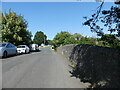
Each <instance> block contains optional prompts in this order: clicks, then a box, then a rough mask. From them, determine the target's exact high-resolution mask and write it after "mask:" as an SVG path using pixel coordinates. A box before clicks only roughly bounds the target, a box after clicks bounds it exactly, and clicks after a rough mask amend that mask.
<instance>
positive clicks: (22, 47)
mask: <svg viewBox="0 0 120 90" xmlns="http://www.w3.org/2000/svg"><path fill="white" fill-rule="evenodd" d="M17 52H18V54H19V53H29V52H30V49H29V47H28V46H27V45H19V46H17Z"/></svg>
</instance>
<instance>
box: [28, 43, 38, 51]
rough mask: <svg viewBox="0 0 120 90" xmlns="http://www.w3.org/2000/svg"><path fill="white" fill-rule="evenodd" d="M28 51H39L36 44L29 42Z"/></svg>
mask: <svg viewBox="0 0 120 90" xmlns="http://www.w3.org/2000/svg"><path fill="white" fill-rule="evenodd" d="M29 47H30V51H39V47H38V44H30V45H29Z"/></svg>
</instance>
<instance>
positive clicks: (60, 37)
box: [53, 31, 72, 47]
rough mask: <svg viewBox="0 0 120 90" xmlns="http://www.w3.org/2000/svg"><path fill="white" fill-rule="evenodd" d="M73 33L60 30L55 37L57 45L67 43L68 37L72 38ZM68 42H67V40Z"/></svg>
mask: <svg viewBox="0 0 120 90" xmlns="http://www.w3.org/2000/svg"><path fill="white" fill-rule="evenodd" d="M71 36H72V35H71V34H70V33H69V32H63V31H62V32H60V33H57V35H56V36H55V37H54V39H53V43H54V46H55V47H59V46H62V45H65V42H66V39H68V38H70V37H71ZM66 43H67V42H66Z"/></svg>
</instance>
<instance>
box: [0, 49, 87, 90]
mask: <svg viewBox="0 0 120 90" xmlns="http://www.w3.org/2000/svg"><path fill="white" fill-rule="evenodd" d="M70 70H71V69H70V67H69V62H68V61H67V60H66V59H65V58H64V57H63V56H61V55H59V54H57V53H56V52H54V51H52V50H51V49H50V47H46V48H42V50H41V51H40V52H33V53H30V54H23V55H18V56H14V57H9V58H6V59H2V79H3V80H2V88H85V87H86V85H85V84H83V83H82V82H80V80H79V79H76V78H75V77H71V74H70V73H69V71H70Z"/></svg>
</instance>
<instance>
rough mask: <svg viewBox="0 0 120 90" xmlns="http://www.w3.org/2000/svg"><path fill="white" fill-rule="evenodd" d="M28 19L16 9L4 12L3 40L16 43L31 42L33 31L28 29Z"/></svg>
mask: <svg viewBox="0 0 120 90" xmlns="http://www.w3.org/2000/svg"><path fill="white" fill-rule="evenodd" d="M27 25H28V23H27V21H26V20H25V19H24V17H23V16H21V15H17V14H16V13H15V12H14V11H11V10H9V12H8V13H6V12H5V13H2V27H1V32H2V42H10V43H13V44H15V45H19V44H30V43H31V42H32V40H31V37H32V33H31V32H30V31H28V30H27Z"/></svg>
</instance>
